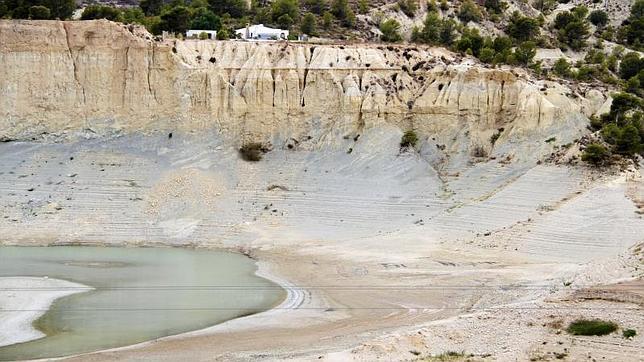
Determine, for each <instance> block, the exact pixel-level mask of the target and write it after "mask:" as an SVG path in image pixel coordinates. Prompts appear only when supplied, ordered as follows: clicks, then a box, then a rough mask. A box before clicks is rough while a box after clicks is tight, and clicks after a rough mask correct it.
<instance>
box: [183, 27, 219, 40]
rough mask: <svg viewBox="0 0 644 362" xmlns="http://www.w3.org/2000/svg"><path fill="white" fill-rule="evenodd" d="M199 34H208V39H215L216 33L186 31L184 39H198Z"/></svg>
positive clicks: (210, 31)
mask: <svg viewBox="0 0 644 362" xmlns="http://www.w3.org/2000/svg"><path fill="white" fill-rule="evenodd" d="M201 33H206V34H208V39H217V32H216V31H214V30H192V29H191V30H188V31H187V32H186V38H199V35H201Z"/></svg>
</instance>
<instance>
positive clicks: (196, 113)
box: [0, 20, 601, 147]
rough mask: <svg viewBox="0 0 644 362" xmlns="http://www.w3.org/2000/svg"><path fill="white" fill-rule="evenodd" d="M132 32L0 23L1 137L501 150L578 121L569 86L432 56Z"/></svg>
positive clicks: (105, 25)
mask: <svg viewBox="0 0 644 362" xmlns="http://www.w3.org/2000/svg"><path fill="white" fill-rule="evenodd" d="M137 32H139V30H138V29H137V28H133V27H131V26H130V27H127V26H125V25H121V24H116V23H112V22H108V21H104V20H102V21H84V22H59V21H5V20H3V21H0V39H2V41H1V42H0V63H1V64H3V67H2V68H1V69H0V133H1V134H0V136H1V137H4V138H5V139H7V138H8V139H25V138H32V137H40V136H41V135H43V134H61V133H63V132H66V133H67V135H74V134H77V133H78V132H91V133H98V134H104V133H108V132H115V131H117V132H125V133H127V132H149V131H164V132H166V131H167V132H170V131H184V132H199V131H200V130H216V131H220V132H222V133H224V134H226V135H231V136H232V137H234V138H235V139H239V138H240V137H252V138H263V139H266V140H271V141H273V142H278V143H279V142H281V141H285V140H288V139H291V138H292V139H300V138H302V137H315V138H318V139H327V140H332V139H334V138H335V137H336V136H346V135H349V134H357V133H359V132H361V130H362V129H364V128H365V127H373V126H376V125H378V124H382V123H385V122H386V123H392V124H395V125H397V126H399V127H400V128H403V129H404V128H415V129H417V130H419V131H421V132H422V133H424V134H428V135H435V136H436V137H438V138H442V139H443V141H444V143H449V142H450V140H452V139H454V138H457V136H459V135H460V136H462V135H464V134H465V135H467V138H468V140H469V143H470V144H473V143H481V144H486V145H487V146H486V147H490V146H489V143H490V142H489V137H490V136H491V135H492V134H493V133H495V132H499V131H498V130H499V129H503V134H502V136H501V138H500V140H501V141H503V139H505V138H508V137H510V136H512V135H515V136H517V135H527V134H531V135H532V134H534V133H535V132H541V133H543V132H545V131H544V130H549V129H552V128H553V127H555V128H570V127H571V126H573V128H581V126H582V125H581V122H583V121H584V119H585V118H584V117H583V116H582V114H581V112H582V107H581V104H582V102H581V101H573V100H571V99H569V98H568V97H567V96H566V93H567V92H568V91H567V89H564V88H562V87H560V86H558V85H556V84H546V83H544V82H541V83H537V82H532V81H530V80H529V78H528V77H527V76H521V75H519V74H518V73H516V72H513V71H510V70H498V69H486V68H482V67H480V66H474V65H472V64H470V65H468V64H467V61H466V62H462V61H461V62H460V63H459V62H458V61H456V60H455V59H454V58H453V55H450V54H449V53H446V52H442V53H441V52H440V51H439V50H436V49H428V48H416V47H412V46H396V47H394V46H378V45H351V46H349V45H347V46H340V45H314V44H289V43H249V42H239V41H196V40H186V41H172V42H153V41H152V40H150V39H149V37H148V38H146V36H145V34H142V33H137ZM457 63H459V64H457ZM587 103H588V102H586V104H587ZM594 103H597V104H601V102H597V101H596V102H594ZM586 108H588V107H587V106H586V107H585V109H584V111H586V112H591V113H592V110H588V109H586ZM547 132H549V131H547ZM547 132H546V133H547ZM460 136H459V137H460Z"/></svg>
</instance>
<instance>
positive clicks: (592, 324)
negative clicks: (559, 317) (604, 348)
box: [566, 319, 617, 336]
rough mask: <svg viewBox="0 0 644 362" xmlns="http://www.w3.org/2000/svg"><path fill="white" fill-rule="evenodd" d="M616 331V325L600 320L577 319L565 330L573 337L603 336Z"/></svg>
mask: <svg viewBox="0 0 644 362" xmlns="http://www.w3.org/2000/svg"><path fill="white" fill-rule="evenodd" d="M616 330H617V324H616V323H614V322H611V321H603V320H600V319H593V320H588V319H577V320H576V321H574V322H572V323H570V324H569V325H568V328H566V332H568V333H570V334H572V335H575V336H604V335H607V334H611V333H613V332H615V331H616Z"/></svg>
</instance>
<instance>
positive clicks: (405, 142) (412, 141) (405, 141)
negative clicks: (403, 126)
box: [400, 130, 418, 148]
mask: <svg viewBox="0 0 644 362" xmlns="http://www.w3.org/2000/svg"><path fill="white" fill-rule="evenodd" d="M417 144H418V135H417V134H416V132H414V131H412V130H409V131H406V132H405V133H404V134H403V136H402V138H401V139H400V147H401V148H413V147H416V145H417Z"/></svg>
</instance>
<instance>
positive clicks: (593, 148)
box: [571, 143, 610, 325]
mask: <svg viewBox="0 0 644 362" xmlns="http://www.w3.org/2000/svg"><path fill="white" fill-rule="evenodd" d="M609 156H610V152H608V150H607V149H606V147H604V146H603V145H601V144H599V143H591V144H589V145H588V146H586V149H585V150H584V153H582V154H581V160H582V161H584V162H588V163H590V164H592V165H593V166H601V165H603V164H604V163H605V162H606V160H608V157H609ZM571 325H572V324H571Z"/></svg>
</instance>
